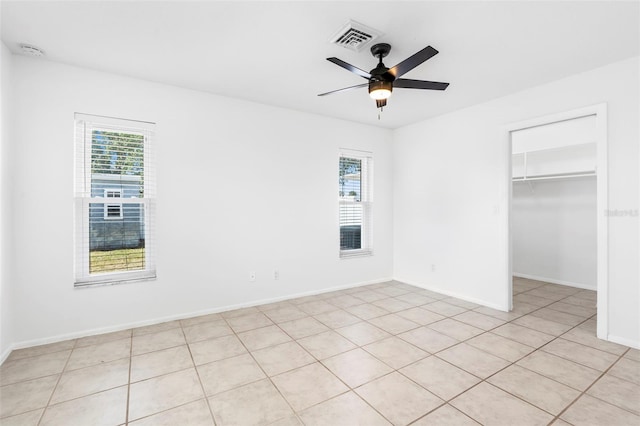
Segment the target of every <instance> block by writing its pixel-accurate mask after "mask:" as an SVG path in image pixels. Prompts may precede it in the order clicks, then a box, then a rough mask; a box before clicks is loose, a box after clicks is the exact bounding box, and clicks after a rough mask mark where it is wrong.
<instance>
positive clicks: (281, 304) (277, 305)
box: [256, 300, 294, 312]
mask: <svg viewBox="0 0 640 426" xmlns="http://www.w3.org/2000/svg"><path fill="white" fill-rule="evenodd" d="M291 306H294V305H293V304H292V303H291V300H281V301H279V302H273V303H267V304H265V305H258V306H256V308H257V309H258V310H259V311H260V312H268V311H271V310H274V309H280V308H287V307H291Z"/></svg>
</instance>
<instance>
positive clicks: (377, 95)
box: [369, 81, 393, 100]
mask: <svg viewBox="0 0 640 426" xmlns="http://www.w3.org/2000/svg"><path fill="white" fill-rule="evenodd" d="M392 91H393V83H392V82H391V81H371V82H369V96H371V98H372V99H375V100H381V99H389V97H390V96H391V92H392Z"/></svg>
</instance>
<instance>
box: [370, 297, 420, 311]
mask: <svg viewBox="0 0 640 426" xmlns="http://www.w3.org/2000/svg"><path fill="white" fill-rule="evenodd" d="M371 304H372V305H374V306H377V307H379V308H382V309H384V310H385V311H388V312H392V313H393V312H398V311H404V310H406V309H411V308H413V305H412V304H410V303H407V302H403V301H402V300H398V299H396V298H393V297H389V298H387V299H380V300H376V301H375V302H371Z"/></svg>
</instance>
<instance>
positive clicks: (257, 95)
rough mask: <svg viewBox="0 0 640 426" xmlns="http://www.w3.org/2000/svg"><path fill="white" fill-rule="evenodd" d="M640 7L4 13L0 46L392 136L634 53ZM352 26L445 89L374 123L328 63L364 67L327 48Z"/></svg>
mask: <svg viewBox="0 0 640 426" xmlns="http://www.w3.org/2000/svg"><path fill="white" fill-rule="evenodd" d="M639 5H640V3H639V2H637V1H633V2H615V1H603V2H593V1H582V2H565V1H555V2H536V1H523V2H516V1H510V2H505V1H498V2H488V1H487V2H485V1H472V2H458V1H455V2H451V1H449V2H391V1H389V2H366V1H357V2H327V1H320V2H269V1H261V2H238V1H236V2H204V1H200V2H183V1H174V2H149V1H140V2H131V1H129V2H107V1H85V2H78V1H75V2H55V1H46V2H31V1H27V2H9V1H2V3H1V8H2V11H1V12H2V40H3V42H4V43H5V44H6V45H7V46H8V47H9V48H10V49H11V50H12V51H13V52H14V53H20V52H19V48H18V44H19V43H32V44H34V45H36V46H38V47H40V48H42V49H43V50H45V51H46V53H47V56H46V58H47V59H48V60H52V61H57V62H63V63H68V64H73V65H78V66H82V67H88V68H93V69H98V70H104V71H109V72H114V73H118V74H124V75H128V76H133V77H139V78H143V79H146V80H152V81H157V82H162V83H167V84H172V85H176V86H181V87H186V88H191V89H197V90H204V91H207V92H211V93H216V94H220V95H225V96H232V97H236V98H241V99H247V100H251V101H256V102H260V103H265V104H271V105H276V106H281V107H286V108H292V109H296V110H300V111H307V112H311V113H316V114H322V115H326V116H331V117H337V118H341V119H345V120H351V121H356V122H361V123H367V124H372V125H377V126H382V127H388V128H396V127H399V126H403V125H406V124H410V123H414V122H416V121H420V120H422V119H425V118H428V117H432V116H435V115H439V114H443V113H446V112H448V111H453V110H456V109H460V108H464V107H466V106H469V105H473V104H476V103H480V102H483V101H486V100H489V99H493V98H497V97H500V96H504V95H507V94H509V93H513V92H516V91H519V90H523V89H525V88H528V87H532V86H536V85H539V84H542V83H545V82H549V81H553V80H556V79H559V78H562V77H565V76H569V75H571V74H575V73H579V72H582V71H586V70H589V69H593V68H596V67H599V66H602V65H605V64H608V63H611V62H615V61H617V60H622V59H625V58H628V57H631V56H637V55H639V54H640V53H639V44H640V37H639V31H640V30H639V28H640V25H639V16H640V9H639ZM349 19H354V20H356V21H358V22H361V23H363V24H366V25H368V26H371V27H373V28H376V29H378V30H380V31H382V32H383V33H384V35H383V36H382V37H381V38H380V39H378V40H377V41H380V42H387V43H390V44H391V45H392V46H393V48H392V51H391V53H390V55H389V56H388V57H387V58H386V59H385V64H386V65H387V66H389V67H391V66H393V65H395V64H396V63H398V62H400V61H401V60H403V59H405V58H406V57H408V56H409V55H411V54H413V53H415V52H416V51H418V50H420V49H422V48H423V47H425V46H426V45H432V46H433V47H435V48H436V49H437V50H439V51H440V53H439V54H438V55H436V56H434V57H433V58H431V59H430V60H428V61H427V62H425V63H424V64H422V65H421V66H419V67H418V68H416V69H414V70H413V71H411V72H409V73H408V74H406V75H405V76H404V77H405V78H413V79H425V80H434V81H445V82H450V83H451V85H450V86H449V88H448V89H447V90H446V91H444V92H436V91H422V90H408V89H396V90H395V91H394V93H393V96H392V97H391V98H390V99H389V104H388V106H387V107H386V108H385V110H384V112H383V114H382V119H381V120H380V121H378V117H377V110H376V108H375V103H374V101H373V100H371V99H370V98H369V96H368V94H367V91H366V89H358V90H354V91H351V92H346V93H340V94H335V95H332V96H326V97H318V96H316V95H317V94H318V93H322V92H326V91H330V90H333V89H339V88H342V87H346V86H351V85H355V84H359V83H363V82H365V81H364V80H363V79H362V78H360V77H358V76H356V75H354V74H351V73H349V72H347V71H346V70H344V69H342V68H339V67H338V66H336V65H334V64H332V63H329V62H328V61H326V60H325V58H327V57H330V56H336V57H338V58H340V59H343V60H345V61H347V62H349V63H351V64H353V65H355V66H357V67H359V68H362V69H365V70H370V69H371V68H373V67H374V66H375V62H376V61H375V59H374V58H373V57H372V56H371V54H370V53H369V52H368V49H367V50H365V51H362V52H360V53H355V52H352V51H350V50H346V49H344V48H341V47H338V46H334V45H332V44H330V43H329V39H330V37H331V36H332V35H333V34H334V33H335V32H336V31H337V30H339V29H340V28H341V27H342V26H343V25H344V24H345V23H346V22H347V21H348V20H349Z"/></svg>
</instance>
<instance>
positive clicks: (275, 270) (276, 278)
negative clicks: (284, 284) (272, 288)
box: [273, 269, 280, 280]
mask: <svg viewBox="0 0 640 426" xmlns="http://www.w3.org/2000/svg"><path fill="white" fill-rule="evenodd" d="M273 279H274V280H279V279H280V271H278V270H277V269H274V270H273Z"/></svg>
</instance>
